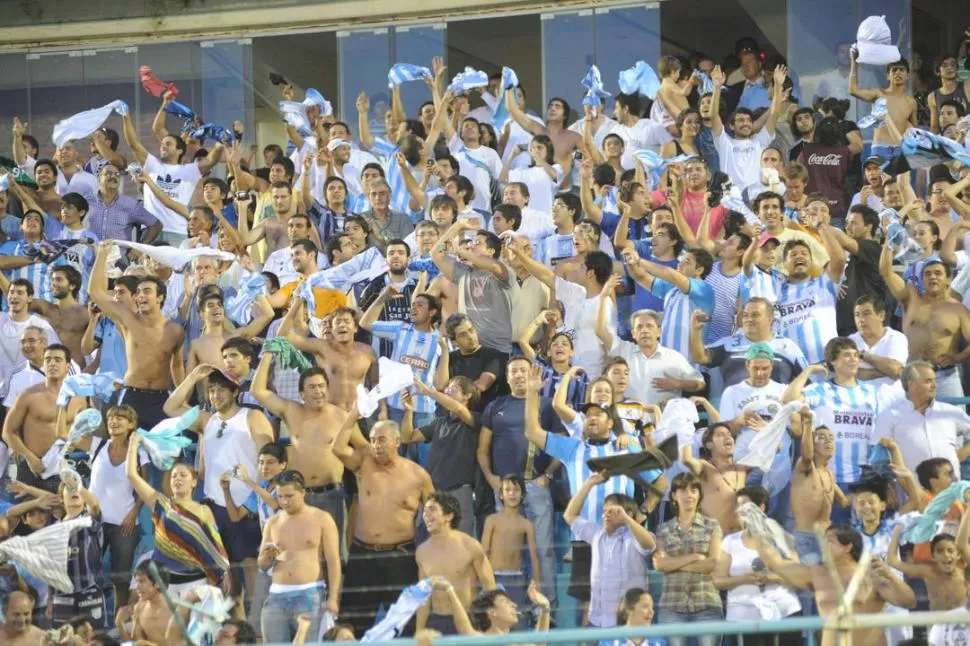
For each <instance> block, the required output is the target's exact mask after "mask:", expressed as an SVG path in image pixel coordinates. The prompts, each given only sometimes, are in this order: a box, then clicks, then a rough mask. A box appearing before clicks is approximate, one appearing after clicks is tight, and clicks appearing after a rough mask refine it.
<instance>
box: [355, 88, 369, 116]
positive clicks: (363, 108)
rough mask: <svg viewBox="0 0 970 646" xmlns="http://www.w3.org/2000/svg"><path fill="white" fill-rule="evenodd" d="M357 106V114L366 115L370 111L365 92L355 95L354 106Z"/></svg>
mask: <svg viewBox="0 0 970 646" xmlns="http://www.w3.org/2000/svg"><path fill="white" fill-rule="evenodd" d="M354 105H356V106H357V112H358V113H366V112H368V111H369V110H370V99H368V98H367V93H366V92H361V93H360V94H358V95H357V101H356V102H355V104H354Z"/></svg>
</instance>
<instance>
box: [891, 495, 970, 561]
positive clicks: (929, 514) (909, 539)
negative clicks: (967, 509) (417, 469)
mask: <svg viewBox="0 0 970 646" xmlns="http://www.w3.org/2000/svg"><path fill="white" fill-rule="evenodd" d="M968 491H970V482H967V481H965V480H961V481H960V482H954V483H953V484H951V485H950V486H949V487H947V488H946V489H944V490H943V491H941V492H940V493H938V494H936V495H935V496H934V497H933V500H931V501H930V502H929V504H928V505H926V509H924V510H923V515H922V516H921V517H920V518H919V520H917V521H916V523H915V524H914V526H913V527H910V528H909V529H908V530H906V531H905V532H903V534H902V536H901V537H900V538H902V540H903V541H904V542H906V543H913V544H914V545H916V544H919V543H926V542H929V541H931V540H933V537H934V536H936V534H937V533H938V531H939V529H940V528H941V522H942V521H943V517H944V516H946V512H948V511H949V510H950V507H951V506H952V505H953V503H955V502H960V503H963V504H964V505H965V504H967V492H968Z"/></svg>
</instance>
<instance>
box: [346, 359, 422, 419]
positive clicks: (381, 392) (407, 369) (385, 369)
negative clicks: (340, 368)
mask: <svg viewBox="0 0 970 646" xmlns="http://www.w3.org/2000/svg"><path fill="white" fill-rule="evenodd" d="M377 368H378V374H379V375H380V379H379V380H378V382H377V385H376V386H374V387H373V388H372V389H371V390H369V391H368V390H367V389H366V388H365V387H364V385H363V384H358V386H357V410H358V411H359V412H360V415H361V417H370V416H371V415H373V414H374V411H376V410H377V405H378V402H380V400H382V399H385V398H387V397H390V396H391V395H395V394H397V393H399V392H401V391H402V390H404V389H405V388H407V387H408V386H411V385H413V384H414V369H413V368H412V367H411V366H409V365H407V364H404V363H401V362H399V361H391V360H390V359H388V358H387V357H381V358H380V359H378V360H377Z"/></svg>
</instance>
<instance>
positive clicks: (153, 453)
mask: <svg viewBox="0 0 970 646" xmlns="http://www.w3.org/2000/svg"><path fill="white" fill-rule="evenodd" d="M198 418H199V407H198V406H193V407H192V408H190V409H189V410H187V411H185V412H184V413H182V414H181V415H180V416H178V417H170V418H168V419H166V420H162V421H161V422H159V423H158V424H156V425H155V426H154V427H152V430H150V431H146V430H145V429H143V428H140V429H138V430H137V431H135V432H136V433H138V436H139V437H140V438H141V445H142V448H144V449H145V452H146V453H148V457H149V458H150V459H151V461H152V464H154V465H155V467H156V468H158V469H161V470H162V471H168V470H169V469H171V468H172V465H173V464H175V461H176V460H177V459H178V458H179V456H181V455H182V450H183V449H184V448H185V447H187V446H189V445H191V444H192V440H190V439H189V438H187V437H185V435H183V433H184V432H185V431H186V430H188V428H189V427H190V426H192V424H194V423H195V420H197V419H198Z"/></svg>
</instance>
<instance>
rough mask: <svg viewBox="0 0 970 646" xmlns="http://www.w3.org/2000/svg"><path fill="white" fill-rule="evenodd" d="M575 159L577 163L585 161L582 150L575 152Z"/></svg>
mask: <svg viewBox="0 0 970 646" xmlns="http://www.w3.org/2000/svg"><path fill="white" fill-rule="evenodd" d="M573 159H575V160H576V161H583V151H582V150H576V151H574V152H573Z"/></svg>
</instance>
